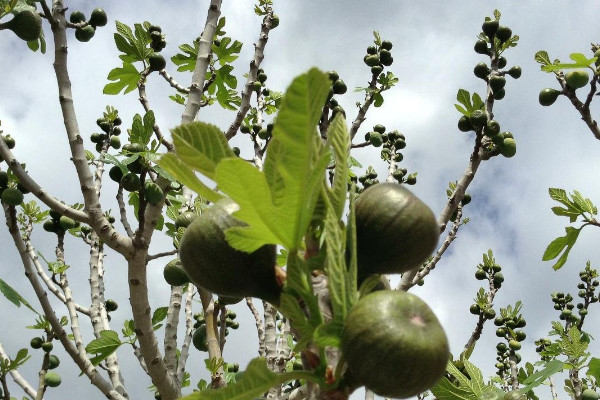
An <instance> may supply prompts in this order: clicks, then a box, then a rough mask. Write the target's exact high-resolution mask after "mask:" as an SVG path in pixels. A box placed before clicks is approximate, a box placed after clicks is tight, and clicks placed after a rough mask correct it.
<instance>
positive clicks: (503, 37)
mask: <svg viewBox="0 0 600 400" xmlns="http://www.w3.org/2000/svg"><path fill="white" fill-rule="evenodd" d="M496 37H497V38H498V40H500V43H504V42H506V41H507V40H508V39H510V38H511V37H512V30H511V29H510V28H509V27H508V26H504V25H501V26H499V27H498V29H497V30H496Z"/></svg>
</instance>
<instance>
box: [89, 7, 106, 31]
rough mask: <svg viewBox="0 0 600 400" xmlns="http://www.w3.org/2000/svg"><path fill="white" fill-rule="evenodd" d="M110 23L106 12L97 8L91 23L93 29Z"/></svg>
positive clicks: (91, 17)
mask: <svg viewBox="0 0 600 400" xmlns="http://www.w3.org/2000/svg"><path fill="white" fill-rule="evenodd" d="M107 22H108V18H107V16H106V12H105V11H104V10H103V9H101V8H95V9H94V10H93V11H92V15H91V16H90V20H89V23H90V25H92V26H93V27H97V26H104V25H106V23H107Z"/></svg>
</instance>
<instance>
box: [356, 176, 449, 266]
mask: <svg viewBox="0 0 600 400" xmlns="http://www.w3.org/2000/svg"><path fill="white" fill-rule="evenodd" d="M438 237H439V228H438V225H437V222H436V219H435V216H434V215H433V212H432V211H431V209H430V208H429V207H428V206H427V205H426V204H425V203H423V202H422V201H421V200H420V199H419V198H418V197H416V196H415V195H414V194H412V193H411V192H410V191H409V190H408V189H406V188H405V187H404V186H402V185H399V184H396V183H380V184H377V185H373V186H371V187H369V188H368V189H367V190H365V191H364V192H363V193H362V194H360V195H359V197H358V200H357V201H356V242H357V253H358V275H359V277H364V276H366V275H370V274H394V273H402V272H406V271H409V270H411V269H413V268H416V267H418V266H419V265H421V264H422V263H423V262H424V261H425V260H426V259H427V257H429V256H430V255H431V253H432V252H433V250H434V249H435V247H436V244H437V241H438Z"/></svg>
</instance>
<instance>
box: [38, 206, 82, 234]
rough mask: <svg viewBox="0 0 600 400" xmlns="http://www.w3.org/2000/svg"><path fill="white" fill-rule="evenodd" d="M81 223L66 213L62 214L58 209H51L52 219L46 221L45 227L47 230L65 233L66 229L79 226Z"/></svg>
mask: <svg viewBox="0 0 600 400" xmlns="http://www.w3.org/2000/svg"><path fill="white" fill-rule="evenodd" d="M80 225H81V224H80V223H79V221H75V220H74V219H73V218H70V217H67V216H66V215H61V214H60V213H59V212H57V211H54V210H50V219H49V220H47V221H45V222H44V225H43V228H44V230H45V231H46V232H51V233H56V234H57V235H64V233H65V232H66V231H68V230H70V229H76V228H79V227H80Z"/></svg>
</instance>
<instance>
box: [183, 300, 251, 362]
mask: <svg viewBox="0 0 600 400" xmlns="http://www.w3.org/2000/svg"><path fill="white" fill-rule="evenodd" d="M236 317H237V315H236V313H235V312H233V311H231V310H227V312H226V318H225V336H228V335H229V328H231V329H233V330H235V329H238V328H239V327H240V324H239V322H237V321H235V319H236ZM194 321H195V322H194V333H193V334H192V344H193V345H194V347H195V348H196V349H197V350H199V351H208V345H207V343H206V320H205V319H204V315H202V314H201V313H196V314H194ZM217 326H219V327H220V326H221V321H220V320H217ZM232 368H234V367H233V365H232ZM237 369H238V370H239V366H238V367H237ZM233 372H237V370H236V371H233Z"/></svg>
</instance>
